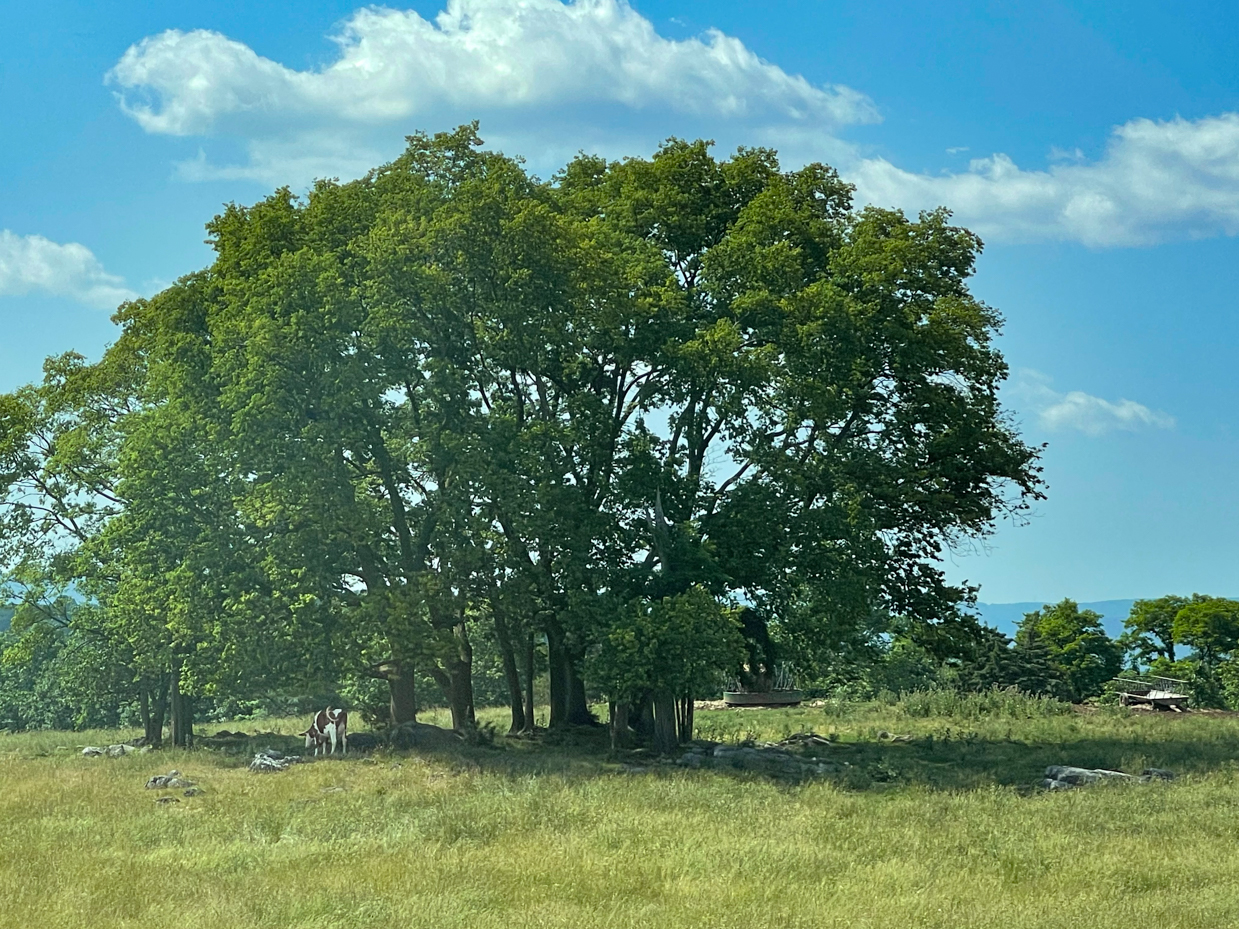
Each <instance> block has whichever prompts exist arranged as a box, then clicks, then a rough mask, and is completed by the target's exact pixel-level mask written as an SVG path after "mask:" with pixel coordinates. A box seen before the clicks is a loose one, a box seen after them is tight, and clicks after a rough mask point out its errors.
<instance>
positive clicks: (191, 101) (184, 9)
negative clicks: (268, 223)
mask: <svg viewBox="0 0 1239 929" xmlns="http://www.w3.org/2000/svg"><path fill="white" fill-rule="evenodd" d="M0 12H2V13H3V22H4V23H5V25H6V29H5V38H4V40H3V43H4V44H3V46H2V50H0V104H2V105H0V138H2V139H3V140H4V143H5V144H3V145H0V389H10V388H12V387H14V386H17V385H18V384H21V383H24V382H27V381H30V380H33V379H35V378H37V377H38V376H39V366H40V363H41V360H42V358H43V357H44V356H46V355H48V354H50V353H54V352H60V351H64V350H67V349H76V350H78V351H81V352H83V353H85V354H87V355H88V356H90V357H97V356H98V355H99V353H100V352H101V351H102V349H103V347H104V346H105V345H106V344H107V342H108V341H109V340H111V339H112V338H114V336H115V331H114V329H113V328H112V326H111V323H110V322H109V319H108V317H109V313H110V310H111V309H113V308H114V307H115V305H116V303H117V302H118V301H119V300H121V299H124V298H125V296H126V295H128V294H133V293H141V294H147V293H151V292H153V291H154V290H157V289H159V288H160V287H161V286H163V285H165V284H166V283H168V282H170V281H172V280H174V279H175V278H176V277H178V276H179V275H181V274H184V273H186V272H188V271H191V270H194V269H196V268H198V267H201V266H202V265H204V264H205V263H206V262H207V261H208V260H209V254H208V251H207V249H206V246H205V245H204V244H203V241H202V240H203V236H204V232H203V224H204V223H205V222H206V221H207V220H208V219H210V217H211V216H212V215H213V214H214V213H215V212H217V211H218V209H219V207H220V205H221V204H223V203H225V202H227V201H237V202H243V203H244V202H252V201H254V200H256V199H258V198H259V197H261V196H263V195H264V194H265V193H266V192H268V191H270V190H271V189H272V188H274V187H275V186H278V185H281V184H289V185H291V186H292V187H293V188H294V189H302V188H304V186H305V185H306V184H307V183H308V182H309V181H310V180H311V179H312V178H313V177H314V176H323V175H327V176H339V177H344V178H347V177H351V176H356V175H357V174H358V173H360V172H362V171H363V170H364V169H365V168H367V167H369V166H372V165H374V164H377V163H379V162H381V161H383V160H386V159H388V158H390V157H392V156H394V155H395V154H396V153H397V152H398V151H399V150H400V148H401V144H402V141H401V140H402V138H403V136H404V135H405V134H407V133H409V132H411V131H414V130H416V129H428V130H438V129H444V128H450V127H451V126H454V125H456V124H458V123H460V122H464V121H467V120H469V119H473V118H480V119H481V120H482V131H483V135H484V136H485V137H486V138H487V139H488V141H489V142H490V143H491V144H493V145H495V146H496V147H499V148H502V149H503V150H505V151H508V152H509V153H513V154H523V155H525V156H526V157H527V159H528V161H529V163H530V165H531V167H532V168H533V169H534V170H536V171H538V172H539V173H542V174H543V175H544V176H545V175H548V174H549V173H550V172H551V171H553V170H554V169H555V167H556V166H557V165H558V164H560V163H561V162H562V161H563V160H564V159H565V158H567V157H569V156H570V155H571V154H572V153H574V152H575V151H577V150H579V149H582V148H584V149H587V150H592V151H598V152H600V153H602V154H606V155H609V156H612V157H618V156H622V155H625V154H648V153H649V152H651V151H652V150H653V148H654V146H655V145H656V144H657V142H658V141H659V140H660V139H662V138H664V137H666V136H668V135H672V134H674V135H681V136H690V137H696V136H704V137H709V138H714V139H717V140H718V142H719V144H720V147H723V148H730V147H733V146H735V145H736V144H768V145H774V146H775V147H777V148H779V149H780V150H781V151H782V152H783V153H784V157H785V162H786V163H788V164H789V165H793V166H794V165H797V164H800V163H803V162H805V161H809V160H822V161H827V162H829V163H831V164H834V165H835V166H837V167H838V168H839V169H840V171H841V172H842V173H843V174H844V176H845V177H847V178H848V179H849V180H851V181H852V182H853V183H855V184H857V186H858V196H859V198H860V199H861V200H862V201H870V202H876V203H879V204H881V205H884V206H898V207H902V208H905V209H908V210H916V209H920V208H923V207H927V206H934V205H937V204H945V205H947V206H949V207H951V208H952V209H954V210H955V211H956V216H957V218H958V219H959V220H960V221H961V222H963V223H964V224H966V225H969V226H970V227H972V228H974V229H976V230H978V231H979V232H980V233H981V234H982V236H983V238H984V239H985V241H986V250H985V253H984V255H983V257H982V259H981V262H980V266H979V269H978V274H977V277H976V280H975V286H974V289H975V292H976V293H977V294H978V295H979V296H981V297H982V298H983V299H985V300H986V301H987V302H989V303H990V304H992V305H993V306H995V307H997V308H999V309H1000V310H1001V311H1002V312H1003V313H1004V314H1005V316H1006V319H1007V325H1006V330H1005V333H1004V336H1003V338H1002V341H1001V347H1002V349H1003V351H1004V352H1005V354H1006V356H1007V358H1008V361H1009V362H1010V364H1011V368H1012V379H1011V382H1010V385H1009V387H1008V389H1007V391H1006V394H1005V397H1006V401H1007V404H1008V406H1009V408H1010V409H1011V411H1012V415H1013V416H1014V417H1015V418H1016V420H1017V421H1018V422H1020V423H1021V424H1022V428H1023V429H1024V431H1025V434H1026V435H1027V436H1028V437H1029V438H1030V439H1031V440H1033V441H1037V442H1042V441H1044V442H1048V443H1049V447H1048V450H1047V452H1046V457H1045V468H1046V472H1045V473H1046V478H1047V480H1048V482H1049V488H1050V489H1049V499H1048V500H1047V501H1045V502H1044V503H1043V504H1040V505H1039V506H1038V508H1037V511H1036V513H1035V514H1034V515H1033V517H1032V519H1031V520H1030V521H1029V522H1028V524H1027V525H1023V526H1013V525H1003V526H1002V527H1001V528H1000V529H999V531H998V532H997V534H996V535H995V536H993V537H992V538H990V539H988V540H986V542H985V543H984V544H979V545H977V546H973V547H971V549H969V548H965V549H963V550H961V551H959V552H956V553H954V554H953V555H952V556H951V558H950V559H949V560H948V571H949V572H950V574H951V576H952V577H953V578H955V579H961V580H962V579H968V580H970V581H972V582H974V583H979V584H981V587H982V589H981V599H983V600H986V601H990V602H1000V601H1014V600H1055V599H1058V598H1061V597H1064V596H1070V597H1074V598H1076V599H1079V600H1102V599H1108V598H1123V597H1144V596H1158V595H1161V594H1163V593H1167V592H1177V593H1190V592H1192V591H1200V592H1209V593H1227V592H1233V591H1234V590H1235V588H1236V582H1235V578H1236V575H1237V571H1236V568H1237V563H1239V529H1237V528H1236V527H1237V526H1239V480H1236V478H1237V477H1239V373H1236V371H1237V369H1236V364H1235V355H1236V352H1235V349H1236V347H1237V346H1239V306H1237V303H1239V297H1237V296H1236V295H1237V294H1239V240H1237V239H1236V235H1237V234H1239V68H1236V67H1235V62H1236V61H1239V5H1236V4H1233V3H1185V2H1180V3H1177V4H1173V5H1172V4H1165V3H1160V4H1154V3H1127V4H1113V3H1053V2H1040V3H1024V4H1021V3H945V2H934V3H912V2H900V3H888V2H875V0H870V2H863V3H862V2H833V3H832V2H824V0H795V2H771V0H767V2H722V0H713V2H709V3H706V2H672V0H668V2H647V0H633V2H632V3H630V4H627V5H626V4H622V3H619V2H617V0H578V2H576V3H574V4H567V5H565V4H562V3H560V2H558V0H451V2H449V0H439V2H433V3H425V2H419V3H415V4H412V5H411V6H393V7H356V6H354V5H353V4H349V3H335V2H332V3H309V2H301V3H295V4H294V3H286V2H265V3H262V4H255V3H239V2H234V3H222V2H220V3H208V2H202V3H196V4H178V3H169V2H160V3H154V2H132V3H124V4H88V3H66V2H54V0H53V2H44V3H42V4H29V3H21V4H18V3H10V2H0Z"/></svg>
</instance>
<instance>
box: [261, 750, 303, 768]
mask: <svg viewBox="0 0 1239 929" xmlns="http://www.w3.org/2000/svg"><path fill="white" fill-rule="evenodd" d="M299 761H301V756H300V755H285V754H283V753H282V752H271V751H261V752H258V753H257V754H255V755H254V760H253V761H251V762H250V770H251V771H253V772H254V773H256V774H272V773H275V772H277V771H286V770H287V769H288V767H289V765H294V764H296V763H297V762H299Z"/></svg>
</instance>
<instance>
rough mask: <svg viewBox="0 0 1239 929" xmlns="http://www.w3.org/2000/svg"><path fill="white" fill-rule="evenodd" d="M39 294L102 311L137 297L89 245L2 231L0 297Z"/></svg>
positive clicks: (0, 238)
mask: <svg viewBox="0 0 1239 929" xmlns="http://www.w3.org/2000/svg"><path fill="white" fill-rule="evenodd" d="M38 291H41V292H43V293H46V294H51V295H53V296H57V297H70V298H72V299H74V300H78V301H80V302H82V303H85V304H86V305H87V306H93V307H98V308H100V309H111V308H112V307H115V306H116V305H117V304H119V303H121V302H123V301H125V300H131V299H133V298H134V297H136V296H137V294H135V293H134V292H133V291H132V290H129V289H128V288H127V287H126V286H125V281H124V279H123V278H120V277H117V276H116V275H115V274H108V273H107V272H106V271H105V270H104V269H103V265H102V264H100V263H99V259H97V258H96V257H95V256H94V255H93V254H92V253H91V251H90V249H88V248H87V247H86V246H85V245H79V244H78V243H76V242H69V243H67V244H64V245H61V244H60V243H57V242H53V241H51V240H50V239H45V238H44V237H43V236H41V235H26V236H21V235H17V234H15V233H13V232H10V231H9V230H7V229H0V296H21V295H24V294H29V293H33V292H38Z"/></svg>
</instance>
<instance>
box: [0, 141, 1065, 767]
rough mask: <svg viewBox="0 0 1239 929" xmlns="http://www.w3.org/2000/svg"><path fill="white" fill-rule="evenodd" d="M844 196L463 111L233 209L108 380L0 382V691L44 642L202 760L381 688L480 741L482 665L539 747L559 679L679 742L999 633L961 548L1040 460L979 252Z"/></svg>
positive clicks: (54, 367)
mask: <svg viewBox="0 0 1239 929" xmlns="http://www.w3.org/2000/svg"><path fill="white" fill-rule="evenodd" d="M851 195H852V189H851V187H849V185H847V184H845V183H844V182H842V181H841V180H840V178H839V177H838V175H837V174H836V173H835V171H834V170H833V169H831V168H829V167H827V166H824V165H820V164H812V165H809V166H807V167H804V168H801V169H799V170H794V171H789V170H785V169H783V168H782V167H781V166H780V164H779V162H778V159H777V156H776V154H775V153H774V152H773V151H770V150H767V149H760V148H752V149H743V148H742V149H740V150H738V151H737V152H736V153H734V154H733V155H732V156H730V157H728V158H723V159H720V158H716V157H715V156H714V155H713V154H712V153H711V150H710V145H709V144H708V143H706V142H702V141H697V142H685V141H678V140H671V141H669V142H667V143H665V144H664V145H663V146H662V147H661V148H660V149H659V150H658V151H657V153H656V154H655V155H653V156H652V157H650V158H648V159H647V158H629V159H625V160H622V161H607V160H604V159H601V158H597V157H592V156H586V155H581V156H578V157H577V158H575V159H573V160H572V161H571V162H569V163H568V164H567V165H566V166H565V167H564V168H563V169H562V170H560V171H559V172H557V173H556V174H555V176H554V177H552V178H551V179H550V180H549V181H543V180H541V179H539V178H537V177H534V176H532V175H531V174H530V173H529V172H528V171H527V170H526V169H525V168H524V166H523V164H522V163H521V162H520V161H519V160H517V159H514V158H510V157H506V156H504V155H503V154H501V153H498V152H493V151H488V150H486V149H484V148H483V147H482V144H481V141H480V139H479V138H478V136H477V127H476V125H473V126H464V127H461V128H460V129H458V130H456V131H455V132H451V133H442V134H438V135H434V136H428V135H424V134H419V135H415V136H411V137H410V138H409V140H408V147H407V149H406V150H405V152H404V153H403V154H402V155H401V156H400V157H399V158H397V159H396V160H395V161H393V162H392V163H390V164H388V165H385V166H383V167H380V168H377V169H375V170H373V171H371V172H370V173H369V174H367V175H366V176H365V177H363V178H361V179H359V180H356V181H352V182H349V183H339V182H336V181H320V182H318V183H316V184H315V185H314V187H313V188H312V190H310V191H309V192H308V194H307V195H306V196H304V197H295V196H293V195H292V194H291V192H290V191H289V190H287V189H281V190H278V191H276V192H275V193H274V194H272V195H271V196H269V197H267V198H266V199H264V200H262V201H260V202H258V203H255V204H253V205H252V206H239V205H236V204H230V205H228V206H227V207H226V208H225V209H224V210H223V211H222V212H221V213H220V214H219V215H218V216H216V217H215V218H214V219H213V220H212V221H211V222H210V223H209V224H208V225H207V230H208V234H209V242H210V244H211V246H212V248H213V249H214V260H213V261H212V263H211V264H210V265H209V266H208V267H206V268H204V269H202V270H200V271H196V272H193V273H190V274H187V275H185V276H184V277H182V278H181V279H179V280H178V281H177V282H176V283H175V284H173V285H172V286H171V287H168V288H167V289H165V290H164V291H162V292H160V293H158V294H156V295H155V296H153V297H151V298H149V299H139V300H135V301H132V302H130V303H126V304H124V305H123V306H121V307H120V309H119V310H118V311H117V313H116V316H115V321H116V323H117V324H118V326H119V331H118V336H117V338H116V341H115V342H114V343H113V344H112V345H111V347H110V348H109V349H108V350H107V352H106V353H105V355H104V357H103V358H102V360H100V361H98V362H97V363H88V362H87V361H86V360H85V359H83V358H82V357H81V356H79V355H76V354H67V355H64V356H61V357H58V358H53V359H49V360H48V362H47V363H46V365H45V376H44V379H43V381H42V382H41V383H39V384H33V385H29V386H27V387H23V388H21V389H19V390H16V391H14V392H12V393H10V394H7V395H4V396H2V397H0V564H2V565H3V570H4V575H3V577H4V581H5V584H6V586H7V590H8V599H9V600H10V601H11V602H13V603H14V604H18V612H17V613H16V614H15V615H14V617H13V619H14V629H13V631H11V632H10V633H9V634H8V635H9V637H10V638H9V643H8V647H7V648H6V650H5V653H4V656H5V657H4V665H5V667H6V668H8V669H10V670H11V671H12V672H13V673H17V672H18V671H21V670H22V669H23V668H27V669H28V668H29V667H32V666H33V664H32V663H34V662H35V660H36V658H37V656H38V655H40V654H43V655H45V656H46V654H50V653H49V652H48V650H49V649H50V650H52V651H56V652H57V657H56V660H57V661H58V662H60V666H61V667H62V669H63V674H61V677H62V678H63V680H64V682H66V683H65V686H68V687H70V689H71V690H72V691H73V692H74V693H80V694H82V695H90V694H93V695H95V697H93V698H92V699H96V701H97V700H98V699H102V696H107V698H108V699H109V700H112V702H113V704H115V705H120V704H124V705H126V706H130V707H133V708H136V712H138V713H140V716H141V719H142V722H143V724H144V726H145V728H146V731H147V735H148V738H149V739H150V740H151V741H158V740H159V739H160V738H161V733H162V731H163V728H164V725H165V722H170V728H171V733H172V739H173V741H174V742H176V743H178V744H185V743H186V742H188V741H189V740H190V739H191V738H192V731H193V730H192V726H193V719H194V714H195V710H194V705H195V701H199V702H200V703H201V702H203V701H219V700H222V699H225V698H228V697H245V696H253V695H257V694H262V693H269V692H287V691H289V690H292V689H295V688H302V689H310V688H319V689H320V690H329V689H335V690H337V691H338V690H340V689H341V688H344V689H347V688H350V687H351V688H353V692H355V693H358V694H363V693H364V694H368V695H370V697H369V699H371V700H372V701H373V700H374V699H375V698H374V694H375V688H376V687H381V688H382V689H383V698H382V699H383V703H384V705H385V715H386V716H387V717H388V719H389V721H390V722H392V723H394V724H400V723H403V722H406V721H409V720H412V719H414V717H415V714H416V711H417V705H418V699H419V695H418V689H419V682H420V686H421V687H422V688H423V689H424V688H425V686H427V682H429V685H430V686H432V687H434V688H435V689H436V690H437V692H438V694H440V695H441V697H442V700H443V701H444V702H445V703H446V705H447V706H449V707H450V708H451V713H452V720H453V725H454V726H455V727H456V728H458V729H460V730H461V731H463V732H470V731H472V730H473V729H474V727H475V725H476V723H475V714H474V709H475V703H476V702H477V701H476V694H475V690H474V687H475V680H476V678H477V674H476V667H475V664H476V662H475V651H477V652H479V653H481V652H485V653H486V654H487V655H489V656H493V664H494V667H495V669H496V673H497V674H498V675H499V676H500V677H501V679H502V681H503V689H504V690H505V691H506V693H505V697H506V702H507V703H508V704H509V705H510V707H511V714H512V723H511V725H512V729H513V730H514V731H518V732H519V731H528V730H531V729H532V728H533V726H534V706H535V692H534V686H535V679H537V680H542V679H545V681H546V686H547V688H548V693H547V696H548V698H549V719H548V720H547V722H548V725H550V726H551V727H560V726H568V725H574V724H592V723H594V722H595V721H596V720H595V716H594V714H593V712H592V711H591V703H592V702H593V701H595V700H599V699H600V700H602V701H605V702H606V703H607V704H608V706H609V709H610V712H609V716H610V720H609V722H610V725H611V727H612V736H613V739H614V740H615V742H616V744H623V743H625V742H626V741H628V740H630V739H633V738H643V739H645V740H647V741H648V742H649V743H650V744H652V745H655V746H656V747H661V748H667V747H670V746H671V745H673V744H674V743H675V742H676V741H677V740H680V739H684V738H687V737H690V736H691V729H692V713H691V708H692V700H693V698H694V697H695V696H701V695H705V694H710V693H713V692H716V691H717V690H718V687H719V684H720V681H722V680H724V679H725V678H727V677H729V676H730V677H744V676H748V677H749V678H751V679H752V678H756V677H762V676H763V675H768V673H770V671H771V670H772V669H773V667H774V665H775V664H776V663H778V662H782V663H784V664H787V665H794V666H795V667H796V668H797V669H798V670H799V671H800V673H802V674H803V675H807V676H814V675H817V676H821V675H829V674H834V673H840V672H841V670H842V669H845V668H847V667H848V666H850V665H853V664H856V663H857V662H859V661H861V657H860V656H862V655H863V654H866V653H868V652H871V651H872V650H873V649H874V648H880V647H882V643H884V642H887V641H889V636H890V634H891V630H892V629H895V628H896V627H897V628H898V629H899V630H903V632H904V633H906V635H908V636H910V637H911V639H912V640H914V641H915V642H917V643H918V647H923V648H925V649H928V650H929V651H930V652H931V653H932V654H935V655H940V656H944V655H949V654H954V653H960V651H961V649H962V650H967V649H968V648H973V647H974V646H975V641H976V639H977V636H978V635H979V634H980V633H978V632H977V628H978V627H976V624H975V623H972V622H969V620H968V619H967V618H966V616H965V615H964V614H963V613H961V610H960V606H961V604H966V603H967V601H968V600H969V598H970V597H971V596H972V595H973V591H971V590H970V589H968V588H966V587H960V586H954V585H951V584H949V583H948V582H947V581H946V579H945V578H944V576H943V573H942V571H941V570H940V569H939V567H938V561H937V559H938V557H939V556H940V555H941V554H942V552H943V550H944V549H945V548H947V547H949V546H951V545H953V544H956V543H958V542H960V541H962V540H965V539H969V538H973V537H977V536H980V535H984V534H985V533H987V532H989V531H990V530H991V529H992V527H993V525H994V522H995V520H996V519H997V518H999V517H1001V516H1004V515H1014V516H1018V515H1019V514H1020V513H1021V512H1023V511H1024V510H1025V509H1027V508H1028V507H1029V506H1030V505H1031V504H1032V503H1033V502H1035V501H1036V500H1037V499H1039V498H1040V497H1041V495H1042V492H1043V486H1042V483H1041V478H1040V469H1039V466H1038V455H1039V449H1038V448H1035V447H1032V446H1030V445H1028V444H1027V443H1025V442H1024V441H1023V440H1022V439H1021V437H1020V436H1019V434H1018V432H1017V431H1016V429H1015V428H1014V426H1013V425H1012V423H1011V421H1010V419H1009V418H1008V416H1007V415H1006V414H1005V412H1004V411H1003V409H1002V408H1001V406H1000V404H999V401H998V389H999V387H1000V385H1001V383H1002V381H1003V380H1004V378H1005V377H1006V374H1007V368H1006V365H1005V363H1004V361H1003V358H1002V356H1001V353H1000V352H999V351H998V350H997V348H996V347H995V345H994V339H995V337H996V335H997V333H998V331H999V327H1000V324H1001V318H1000V316H999V314H998V313H997V312H996V311H995V310H994V309H992V308H990V307H988V306H986V305H985V304H984V303H982V302H981V301H979V300H977V299H976V298H975V297H974V296H973V295H972V294H971V293H970V291H969V289H968V284H967V282H968V278H969V276H970V275H971V274H972V271H973V268H974V264H975V261H976V258H977V255H978V253H979V251H980V248H981V242H980V240H979V239H978V238H977V237H976V236H975V235H973V234H972V233H971V232H969V231H968V230H966V229H963V228H960V227H958V226H954V225H952V224H951V223H950V219H949V214H948V213H947V212H945V211H943V210H938V211H933V212H927V213H923V214H921V215H920V216H918V217H917V218H915V219H912V218H909V217H907V216H905V215H904V214H902V213H900V212H897V211H891V210H883V209H877V208H873V207H866V208H864V209H857V208H856V207H855V206H854V205H853V203H852V197H851ZM68 641H71V642H72V643H73V650H74V652H73V654H71V655H70V654H66V653H65V651H66V649H65V642H68ZM40 649H42V650H43V651H40ZM488 660H489V659H488ZM6 673H8V672H6ZM101 695H102V696H101ZM81 699H82V700H85V699H86V697H85V696H83V697H82V698H81ZM104 702H105V703H106V700H105V701H104ZM83 705H85V704H83Z"/></svg>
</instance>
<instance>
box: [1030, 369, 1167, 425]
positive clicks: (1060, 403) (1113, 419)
mask: <svg viewBox="0 0 1239 929" xmlns="http://www.w3.org/2000/svg"><path fill="white" fill-rule="evenodd" d="M1010 390H1011V392H1012V393H1013V394H1014V396H1015V399H1016V403H1017V405H1019V406H1023V407H1026V408H1029V409H1031V410H1032V411H1033V412H1035V413H1036V414H1037V419H1038V421H1039V422H1040V424H1041V426H1042V427H1043V428H1045V429H1048V430H1050V431H1053V432H1061V431H1064V430H1076V431H1077V432H1083V433H1085V434H1086V435H1090V436H1099V435H1104V434H1106V433H1107V432H1114V431H1116V430H1122V431H1127V432H1133V431H1135V430H1138V429H1145V428H1153V429H1171V428H1173V427H1174V424H1175V420H1174V417H1173V416H1171V415H1169V414H1168V413H1163V412H1161V411H1159V410H1151V409H1149V408H1148V407H1147V406H1145V405H1144V404H1142V403H1137V402H1136V401H1135V400H1117V401H1110V400H1103V399H1102V398H1101V397H1094V396H1093V395H1092V394H1086V393H1084V391H1082V390H1073V391H1070V392H1068V393H1065V394H1064V393H1059V392H1058V391H1056V390H1054V389H1053V388H1052V387H1051V386H1050V379H1049V378H1048V377H1046V376H1045V375H1044V374H1042V373H1041V372H1039V371H1033V370H1030V369H1026V370H1023V371H1020V372H1019V373H1018V374H1017V376H1016V377H1015V378H1014V379H1013V381H1012V384H1011V388H1010Z"/></svg>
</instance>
